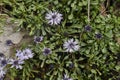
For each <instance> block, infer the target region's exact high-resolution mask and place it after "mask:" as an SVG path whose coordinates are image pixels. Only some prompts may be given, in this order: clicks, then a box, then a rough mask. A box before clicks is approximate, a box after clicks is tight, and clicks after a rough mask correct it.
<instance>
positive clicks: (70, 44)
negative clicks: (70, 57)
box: [63, 39, 80, 52]
mask: <svg viewBox="0 0 120 80" xmlns="http://www.w3.org/2000/svg"><path fill="white" fill-rule="evenodd" d="M63 47H64V49H66V51H67V52H74V51H78V50H79V47H80V46H79V45H78V42H77V41H74V39H70V40H68V41H66V42H64V44H63Z"/></svg>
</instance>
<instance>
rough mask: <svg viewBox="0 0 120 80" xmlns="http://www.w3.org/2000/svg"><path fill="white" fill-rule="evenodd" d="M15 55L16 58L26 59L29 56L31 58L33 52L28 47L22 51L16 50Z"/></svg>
mask: <svg viewBox="0 0 120 80" xmlns="http://www.w3.org/2000/svg"><path fill="white" fill-rule="evenodd" d="M16 57H18V59H20V60H26V59H29V58H33V53H32V50H31V49H29V48H26V49H25V50H23V51H21V50H17V53H16Z"/></svg>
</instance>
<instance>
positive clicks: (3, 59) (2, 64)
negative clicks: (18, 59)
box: [0, 58, 8, 67]
mask: <svg viewBox="0 0 120 80" xmlns="http://www.w3.org/2000/svg"><path fill="white" fill-rule="evenodd" d="M7 63H8V60H7V59H6V58H2V59H1V60H0V65H1V66H2V67H4V66H6V65H7Z"/></svg>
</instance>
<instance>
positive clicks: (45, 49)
mask: <svg viewBox="0 0 120 80" xmlns="http://www.w3.org/2000/svg"><path fill="white" fill-rule="evenodd" d="M51 52H52V51H51V49H50V48H44V50H43V54H44V55H48V54H51Z"/></svg>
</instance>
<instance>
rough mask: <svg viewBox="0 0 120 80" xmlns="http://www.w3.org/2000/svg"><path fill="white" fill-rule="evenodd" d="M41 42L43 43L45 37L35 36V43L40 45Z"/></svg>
mask: <svg viewBox="0 0 120 80" xmlns="http://www.w3.org/2000/svg"><path fill="white" fill-rule="evenodd" d="M41 41H43V36H35V37H34V42H35V43H40V42H41Z"/></svg>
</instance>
